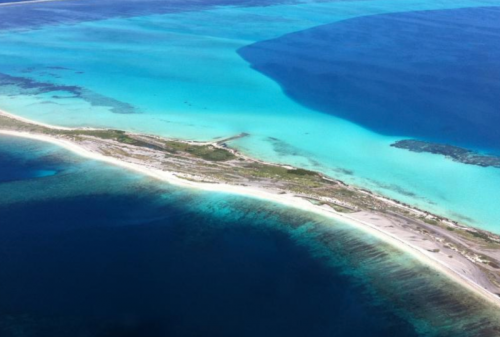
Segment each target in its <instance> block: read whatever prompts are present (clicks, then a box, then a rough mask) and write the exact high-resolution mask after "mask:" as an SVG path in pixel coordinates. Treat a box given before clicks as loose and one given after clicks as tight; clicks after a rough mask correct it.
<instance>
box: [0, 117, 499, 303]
mask: <svg viewBox="0 0 500 337" xmlns="http://www.w3.org/2000/svg"><path fill="white" fill-rule="evenodd" d="M0 134H4V135H9V136H17V137H25V138H32V139H37V140H41V141H45V142H51V143H54V144H57V145H59V146H62V147H65V148H67V149H69V150H71V151H74V152H76V153H78V154H80V155H82V156H86V157H89V158H93V159H96V160H101V161H105V162H108V163H111V164H114V165H118V166H122V167H125V168H127V169H131V170H134V171H137V172H141V173H143V174H146V175H149V176H151V177H154V178H156V179H161V180H164V181H168V182H169V183H172V184H177V185H182V186H186V187H191V188H199V189H204V190H211V191H223V192H229V193H239V194H244V195H249V196H253V197H257V198H261V199H266V200H272V201H275V202H279V203H282V204H286V205H289V206H293V207H297V208H301V209H304V210H307V211H310V212H315V213H318V214H321V215H323V216H327V217H330V218H334V219H337V220H342V221H345V222H348V223H351V224H352V225H354V226H357V227H359V228H360V229H362V230H365V231H368V232H370V233H372V234H374V235H376V236H377V237H379V238H381V239H383V240H385V241H387V242H389V243H391V244H393V245H395V246H397V247H398V248H400V249H403V250H405V251H407V252H409V253H411V254H413V256H415V257H416V258H419V259H420V260H421V261H422V262H424V263H427V264H428V265H430V266H431V267H433V268H435V269H436V270H439V271H440V272H443V273H445V274H446V275H448V276H449V277H450V278H452V279H453V280H455V281H456V282H458V283H460V284H461V285H462V286H464V287H466V288H468V289H470V290H471V291H474V292H475V293H476V294H478V295H480V296H482V297H483V298H484V299H486V300H488V301H490V302H491V303H494V304H496V305H499V306H500V236H499V235H497V234H494V233H490V232H488V231H485V230H481V229H477V228H472V227H470V226H466V225H463V224H459V223H458V222H456V221H453V220H450V219H447V218H445V217H442V216H439V215H436V214H432V213H430V212H427V211H425V210H422V209H418V208H416V207H413V206H411V205H408V204H405V203H401V202H399V201H397V200H393V199H390V198H387V197H385V196H382V195H378V194H376V193H374V192H371V191H368V190H366V189H363V188H360V187H356V186H351V185H348V184H346V183H344V182H343V181H341V180H338V179H334V178H332V177H329V176H326V175H324V174H322V173H320V172H315V171H310V170H305V169H302V168H297V167H292V166H287V165H278V164H274V163H269V162H264V161H261V160H258V159H255V158H251V157H249V156H247V155H245V154H242V153H240V152H239V151H237V150H236V149H234V148H232V147H231V145H230V143H231V141H234V140H235V139H239V138H242V137H249V136H251V135H248V134H245V133H241V134H238V135H235V136H233V137H229V138H224V139H216V140H214V141H209V142H195V141H185V140H179V139H168V138H163V137H159V136H156V135H147V134H139V133H133V132H128V131H125V130H114V129H97V128H65V127H57V126H52V125H47V124H42V123H37V122H34V121H31V120H28V119H25V118H21V117H18V116H15V115H12V114H10V113H7V112H5V111H1V110H0ZM402 144H403V145H405V144H406V143H402Z"/></svg>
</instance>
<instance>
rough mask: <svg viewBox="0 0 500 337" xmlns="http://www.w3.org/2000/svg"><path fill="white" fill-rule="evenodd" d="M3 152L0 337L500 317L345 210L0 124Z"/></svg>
mask: <svg viewBox="0 0 500 337" xmlns="http://www.w3.org/2000/svg"><path fill="white" fill-rule="evenodd" d="M27 162H29V165H26V163H27ZM0 166H1V167H2V176H3V177H4V180H3V181H2V182H0V195H1V196H2V198H1V199H0V219H1V226H0V265H1V268H0V284H1V287H0V336H2V337H4V336H5V337H14V336H15V337H20V336H22V337H28V336H29V337H45V336H47V337H48V336H51V337H59V336H61V337H62V336H75V337H79V336H89V337H90V336H93V337H94V336H107V337H125V336H126V337H129V336H134V337H135V336H137V337H139V336H141V337H150V336H151V337H156V336H158V337H160V336H259V337H260V336H285V335H286V336H308V337H309V336H311V337H312V336H363V337H366V336H373V337H375V336H377V337H378V336H380V337H382V336H399V337H406V336H454V337H457V336H494V333H498V332H499V331H500V330H498V329H499V328H498V325H497V317H495V316H494V314H493V311H491V310H492V309H491V308H488V307H487V306H485V305H484V304H483V303H481V302H482V301H481V300H478V299H477V298H475V297H473V296H471V295H470V294H468V293H466V292H464V291H463V290H461V289H460V288H459V287H457V286H455V285H454V284H452V283H451V282H450V281H448V280H446V279H445V278H444V277H442V276H440V275H439V274H438V273H436V272H434V271H432V270H430V269H429V268H428V267H425V266H423V265H421V264H420V263H418V262H417V261H415V260H414V259H413V258H411V257H409V256H407V255H406V254H404V253H402V252H400V251H398V250H396V249H394V248H391V247H390V246H388V245H386V244H384V243H382V242H380V241H378V240H376V239H374V238H371V237H370V236H369V235H367V234H364V233H362V232H360V231H358V230H355V229H353V228H351V227H350V226H347V225H343V224H341V223H335V222H331V221H330V220H326V219H323V218H320V217H316V216H312V215H307V214H305V213H302V212H299V211H296V210H293V209H287V208H284V207H281V206H278V205H274V204H271V203H267V202H260V201H256V200H251V199H246V198H242V197H234V196H229V195H217V194H208V195H207V194H206V193H201V192H197V191H187V190H184V189H177V188H173V187H169V186H168V185H162V184H158V182H155V181H151V180H150V179H147V178H144V177H141V176H137V175H135V174H131V173H127V172H123V171H122V170H121V169H117V168H116V169H115V168H112V167H106V166H105V165H101V164H99V163H95V162H91V161H88V160H84V159H81V158H77V157H74V156H72V155H71V154H69V153H67V152H66V151H64V150H61V149H58V148H57V147H55V146H52V145H46V144H40V143H35V142H34V141H27V140H18V139H10V138H5V137H1V138H0ZM46 172H52V174H47V173H46ZM5 177H10V178H9V179H6V178H5ZM382 270H383V272H381V271H382Z"/></svg>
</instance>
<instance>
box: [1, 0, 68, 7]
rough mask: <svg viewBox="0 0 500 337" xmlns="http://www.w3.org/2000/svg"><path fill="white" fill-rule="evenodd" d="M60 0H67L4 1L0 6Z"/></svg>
mask: <svg viewBox="0 0 500 337" xmlns="http://www.w3.org/2000/svg"><path fill="white" fill-rule="evenodd" d="M61 1H67V0H28V1H19V2H5V3H2V4H0V7H4V6H17V5H25V4H35V3H41V2H61Z"/></svg>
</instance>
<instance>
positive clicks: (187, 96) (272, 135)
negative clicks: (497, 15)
mask: <svg viewBox="0 0 500 337" xmlns="http://www.w3.org/2000/svg"><path fill="white" fill-rule="evenodd" d="M486 5H490V6H493V5H496V3H495V1H464V0H462V1H350V2H324V3H306V4H300V5H297V4H295V5H279V6H266V7H258V6H254V7H230V6H225V7H223V6H220V7H217V8H211V9H207V10H195V11H189V12H179V13H171V14H161V15H148V16H140V17H132V18H112V19H106V20H100V21H88V22H80V23H75V24H71V25H69V24H64V25H59V26H47V27H43V28H37V29H33V30H27V31H2V32H1V33H0V40H1V41H2V50H1V51H0V73H1V74H4V75H3V77H0V82H1V83H2V85H1V86H0V93H1V95H0V107H1V108H3V109H5V110H8V111H11V112H14V113H17V114H20V115H22V116H25V117H29V118H33V119H36V120H40V121H44V122H49V123H54V124H58V125H66V126H103V127H114V128H123V129H127V130H133V131H140V132H148V133H155V134H160V135H164V136H171V137H179V138H185V139H203V140H206V139H212V138H216V137H222V136H229V135H233V134H236V133H240V132H247V133H249V134H250V136H249V137H247V138H244V139H240V140H238V141H236V142H234V143H233V145H234V146H236V147H237V148H239V149H241V150H242V151H244V152H245V153H247V154H250V155H253V156H256V157H259V158H262V159H266V160H270V161H275V162H282V163H289V164H294V165H299V166H303V167H307V168H312V169H317V170H321V171H323V172H325V173H327V174H330V175H332V176H334V177H336V178H340V179H343V180H345V181H346V182H349V183H354V184H357V185H359V186H363V187H366V188H370V189H372V190H375V191H378V192H380V193H383V194H385V195H387V196H390V197H394V198H397V199H399V200H401V201H404V202H408V203H411V204H414V205H417V206H421V207H424V208H426V209H428V210H431V211H435V212H438V213H441V214H443V215H446V216H450V217H452V218H454V219H457V220H459V221H463V222H466V223H469V224H472V225H476V226H479V227H482V228H486V229H490V230H492V231H496V232H500V213H499V212H498V200H500V189H499V188H498V187H499V186H500V170H498V169H490V168H479V167H473V166H466V165H462V164H457V163H454V162H452V161H449V160H447V159H444V158H440V157H436V156H432V155H426V154H415V153H410V152H406V151H404V150H399V149H395V148H391V147H390V146H389V145H390V144H391V143H392V142H393V141H395V140H397V139H400V138H399V137H394V136H392V137H389V136H383V135H380V134H377V133H374V132H372V131H370V130H367V129H364V128H362V127H360V126H358V125H356V124H353V123H351V122H348V121H346V120H342V119H339V118H336V117H334V116H330V115H326V114H321V113H318V112H315V111H313V110H310V109H307V108H305V107H304V106H301V105H299V104H298V103H296V102H294V101H292V100H291V99H290V98H288V97H287V96H286V95H285V94H284V93H283V92H282V90H281V88H280V87H279V85H278V84H277V83H275V82H274V81H272V80H271V79H270V78H267V77H266V76H264V75H262V74H260V73H259V72H257V71H255V70H253V69H251V67H250V66H249V64H248V63H247V62H245V61H244V60H243V59H242V58H241V57H240V56H239V55H238V54H237V51H238V50H239V49H240V48H242V47H244V46H247V45H249V44H252V43H255V42H258V41H262V40H266V39H273V38H277V37H279V36H281V35H283V34H287V33H291V32H294V31H300V30H304V29H308V28H312V27H315V26H319V25H323V24H327V23H332V22H335V21H339V20H344V19H349V18H354V17H360V16H365V15H372V14H382V13H393V12H406V11H415V10H427V9H431V10H432V9H447V8H462V7H478V6H486ZM0 16H1V12H0ZM360 99H362V98H360Z"/></svg>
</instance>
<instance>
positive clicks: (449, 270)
mask: <svg viewBox="0 0 500 337" xmlns="http://www.w3.org/2000/svg"><path fill="white" fill-rule="evenodd" d="M0 115H3V116H6V117H9V118H11V119H14V120H17V121H21V122H23V123H29V124H31V125H39V126H42V127H45V128H49V129H52V130H74V129H71V128H64V127H57V126H52V125H48V124H44V123H37V122H34V121H31V120H29V119H26V118H22V117H18V116H16V115H13V114H11V113H8V112H5V111H2V110H0ZM0 134H1V135H6V136H12V137H23V138H28V139H33V140H37V141H42V142H47V143H51V144H55V145H57V146H60V147H63V148H65V149H67V150H69V151H72V152H73V153H76V154H77V155H79V156H82V157H85V158H89V159H92V160H98V161H102V162H105V163H108V164H111V165H115V166H119V167H122V168H125V169H128V170H131V171H134V172H138V173H140V174H144V175H147V176H149V177H152V178H155V179H158V180H161V181H164V182H167V183H169V184H173V185H177V186H181V187H186V188H195V189H200V190H205V191H212V192H221V193H234V194H239V195H244V196H248V197H253V198H257V199H261V200H267V201H272V202H276V203H279V204H282V205H286V206H290V207H294V208H297V209H301V210H303V211H307V212H312V213H315V214H319V215H322V216H325V217H328V218H331V219H333V220H337V221H342V222H345V223H348V224H350V225H353V226H356V227H357V228H359V229H361V230H363V231H365V232H367V233H369V234H371V235H374V236H376V237H377V238H379V239H381V240H383V241H385V242H387V243H389V244H391V245H393V246H395V247H397V248H399V249H401V250H403V251H405V252H407V253H409V254H411V255H412V256H413V257H415V258H417V259H418V260H419V261H421V262H422V263H425V264H426V265H428V266H430V267H432V268H434V269H435V270H438V271H440V272H441V273H443V274H445V275H447V276H448V277H449V278H450V279H452V280H454V281H455V282H457V283H459V284H460V285H462V286H463V287H465V288H467V289H469V290H470V291H472V292H474V293H476V294H477V295H479V296H481V297H483V298H484V299H486V300H488V301H489V302H491V303H493V304H495V305H497V306H499V307H500V298H499V297H498V296H497V295H496V294H495V293H494V292H493V291H492V290H491V289H487V287H486V286H485V285H486V283H487V282H486V280H485V282H482V280H483V279H484V277H483V275H482V273H481V271H480V270H479V269H477V268H475V265H474V264H473V263H468V260H467V259H464V258H463V257H462V256H461V255H460V254H455V255H456V257H455V258H451V257H452V255H450V254H453V253H454V252H453V251H451V250H450V251H449V252H447V253H446V254H444V253H442V254H436V253H435V252H433V250H434V251H435V246H432V245H431V246H429V244H432V242H431V241H429V240H427V239H426V238H425V237H424V236H422V237H421V238H420V239H419V240H417V239H415V238H416V236H415V234H416V233H415V232H414V231H413V232H412V231H408V230H407V229H405V228H406V227H407V226H406V225H402V224H400V223H397V221H394V219H389V218H385V217H382V216H380V215H379V214H375V213H371V212H366V211H364V212H356V213H352V214H349V213H341V212H337V211H335V210H334V209H332V208H330V207H325V206H324V205H316V204H313V203H311V202H310V201H309V200H307V199H305V198H302V197H299V196H296V195H294V194H291V193H286V194H284V193H278V192H276V191H273V190H272V189H269V188H264V187H256V186H235V185H230V184H224V183H217V184H214V183H203V182H197V181H193V180H188V179H183V177H182V176H181V175H179V173H174V172H170V171H168V170H160V169H156V168H154V167H150V166H146V165H139V164H137V163H133V162H127V161H124V160H120V159H117V158H114V157H111V156H106V155H103V154H101V153H99V152H97V151H96V150H94V149H92V148H90V147H84V146H82V145H80V144H77V143H76V142H72V141H70V140H67V139H61V138H58V137H53V136H49V135H42V134H34V133H31V132H19V131H12V130H1V126H0ZM438 250H439V249H438Z"/></svg>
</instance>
